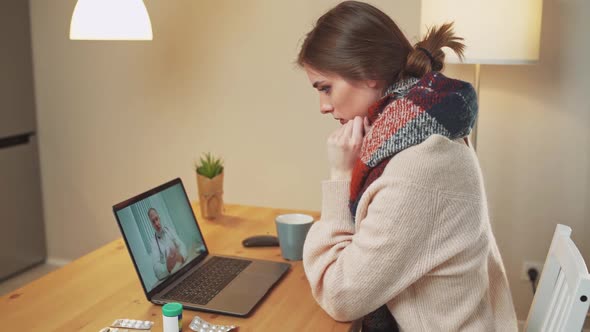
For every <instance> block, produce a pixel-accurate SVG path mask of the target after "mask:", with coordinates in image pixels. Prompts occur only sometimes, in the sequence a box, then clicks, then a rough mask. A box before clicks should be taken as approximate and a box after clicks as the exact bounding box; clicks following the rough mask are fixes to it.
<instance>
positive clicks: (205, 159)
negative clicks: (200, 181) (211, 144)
mask: <svg viewBox="0 0 590 332" xmlns="http://www.w3.org/2000/svg"><path fill="white" fill-rule="evenodd" d="M195 169H196V171H197V174H201V175H202V176H204V177H207V178H209V179H213V178H214V177H216V176H217V175H219V174H221V173H223V160H221V158H217V157H214V156H213V155H211V153H205V154H204V156H201V160H200V161H199V162H198V163H197V164H196V165H195Z"/></svg>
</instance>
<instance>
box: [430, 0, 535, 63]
mask: <svg viewBox="0 0 590 332" xmlns="http://www.w3.org/2000/svg"><path fill="white" fill-rule="evenodd" d="M542 9H543V2H542V0H422V9H421V23H420V32H421V34H422V36H424V34H425V33H426V31H427V28H428V27H430V26H433V25H437V26H439V25H441V24H443V23H446V22H452V21H454V22H455V23H454V30H455V34H456V35H457V36H459V37H463V38H465V41H464V42H465V45H466V48H465V60H464V61H463V63H474V64H475V63H479V64H527V63H535V62H536V61H537V60H539V44H540V37H541V14H542ZM445 52H446V59H445V60H446V61H447V62H451V63H458V62H460V61H459V59H458V57H457V56H456V55H455V53H454V52H452V51H450V50H449V49H445Z"/></svg>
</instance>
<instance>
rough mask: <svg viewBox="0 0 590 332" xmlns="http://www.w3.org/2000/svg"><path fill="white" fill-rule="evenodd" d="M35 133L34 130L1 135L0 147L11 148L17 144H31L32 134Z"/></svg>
mask: <svg viewBox="0 0 590 332" xmlns="http://www.w3.org/2000/svg"><path fill="white" fill-rule="evenodd" d="M33 135H35V133H34V132H29V133H24V134H20V135H14V136H8V137H1V138H0V149H5V148H10V147H13V146H16V145H22V144H29V141H30V139H31V136H33Z"/></svg>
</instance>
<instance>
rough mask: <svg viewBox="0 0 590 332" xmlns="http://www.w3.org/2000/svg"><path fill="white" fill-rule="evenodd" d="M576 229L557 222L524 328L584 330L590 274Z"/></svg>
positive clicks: (552, 330)
mask: <svg viewBox="0 0 590 332" xmlns="http://www.w3.org/2000/svg"><path fill="white" fill-rule="evenodd" d="M571 233H572V229H571V228H569V227H568V226H565V225H559V224H558V225H557V227H556V229H555V233H554V234H553V240H552V241H551V247H550V248H549V253H548V254H547V259H546V260H545V264H544V265H543V272H542V273H541V279H539V285H538V287H537V291H536V292H535V297H534V298H533V303H532V305H531V309H530V310H529V315H528V318H527V321H526V324H525V328H524V330H525V331H527V332H533V331H535V332H536V331H548V332H549V331H550V332H559V331H568V332H569V331H576V332H577V331H581V330H582V327H583V325H584V320H585V318H586V314H587V312H588V304H589V303H590V299H589V298H590V275H588V268H587V267H586V264H585V263H584V258H582V255H581V254H580V251H579V250H578V248H577V247H576V245H575V244H574V242H573V241H572V239H571V238H570V235H571Z"/></svg>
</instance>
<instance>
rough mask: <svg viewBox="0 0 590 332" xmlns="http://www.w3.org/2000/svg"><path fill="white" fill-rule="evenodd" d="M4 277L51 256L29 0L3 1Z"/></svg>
mask: <svg viewBox="0 0 590 332" xmlns="http://www.w3.org/2000/svg"><path fill="white" fill-rule="evenodd" d="M0 40H1V41H2V47H1V49H0V280H3V279H6V278H9V277H11V276H13V275H15V274H17V273H19V272H21V271H23V270H25V269H27V268H29V267H31V266H34V265H36V264H39V263H41V262H43V261H45V259H46V243H45V227H44V222H43V205H42V199H41V179H40V170H39V154H38V148H37V136H36V120H35V94H34V84H33V64H32V51H31V28H30V19H29V1H26V0H2V1H0Z"/></svg>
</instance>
